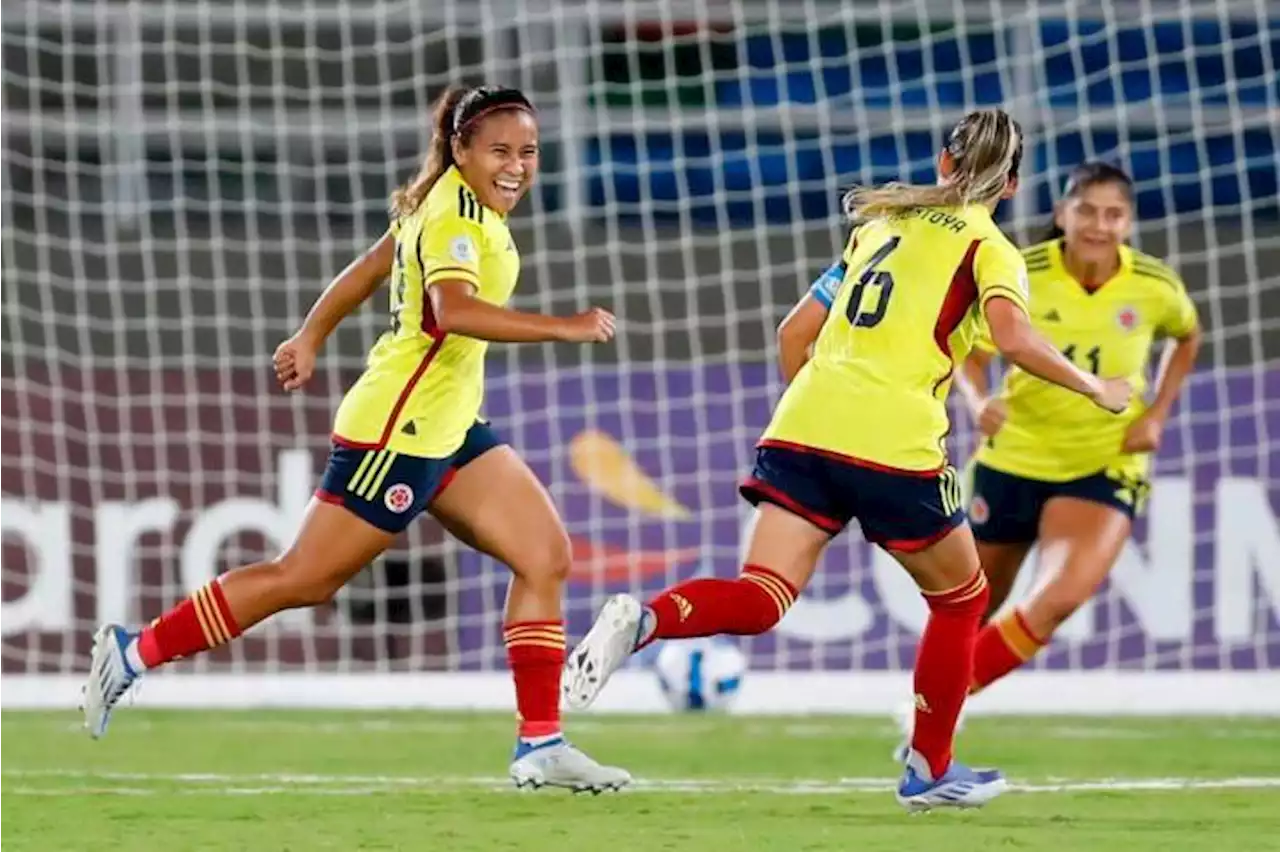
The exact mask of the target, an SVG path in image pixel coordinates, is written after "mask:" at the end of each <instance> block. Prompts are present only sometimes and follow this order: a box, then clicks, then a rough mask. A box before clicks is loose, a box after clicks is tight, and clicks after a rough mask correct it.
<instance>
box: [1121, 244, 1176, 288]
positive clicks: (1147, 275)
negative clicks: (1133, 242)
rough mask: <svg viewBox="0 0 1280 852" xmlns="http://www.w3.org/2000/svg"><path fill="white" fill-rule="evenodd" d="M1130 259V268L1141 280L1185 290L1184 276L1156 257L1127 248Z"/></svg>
mask: <svg viewBox="0 0 1280 852" xmlns="http://www.w3.org/2000/svg"><path fill="white" fill-rule="evenodd" d="M1125 250H1126V251H1128V253H1129V257H1130V266H1131V268H1132V269H1133V275H1134V277H1135V278H1137V279H1139V280H1143V279H1146V280H1151V281H1159V282H1161V283H1163V284H1165V285H1167V286H1169V287H1172V288H1173V289H1174V290H1181V289H1182V288H1183V284H1182V276H1180V275H1178V273H1177V271H1176V270H1175V269H1174V268H1173V267H1172V266H1170V265H1169V264H1167V263H1165V262H1164V261H1163V260H1161V259H1160V258H1158V257H1155V256H1154V255H1150V254H1147V253H1146V252H1142V251H1138V250H1137V249H1133V248H1126V249H1125Z"/></svg>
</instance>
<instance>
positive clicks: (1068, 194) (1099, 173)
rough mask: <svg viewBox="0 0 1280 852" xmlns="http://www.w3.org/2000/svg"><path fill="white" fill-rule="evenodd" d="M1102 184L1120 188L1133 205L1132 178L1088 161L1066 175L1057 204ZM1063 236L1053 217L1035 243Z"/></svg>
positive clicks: (1107, 165) (1055, 218)
mask: <svg viewBox="0 0 1280 852" xmlns="http://www.w3.org/2000/svg"><path fill="white" fill-rule="evenodd" d="M1104 184H1114V185H1115V186H1118V187H1120V191H1121V192H1123V193H1124V195H1125V198H1127V199H1129V203H1130V204H1132V203H1133V178H1131V177H1129V173H1128V172H1126V171H1125V170H1124V169H1122V168H1120V167H1119V166H1113V165H1111V164H1110V163H1104V162H1103V161H1102V160H1089V161H1087V162H1084V163H1081V164H1080V165H1078V166H1076V167H1075V168H1074V169H1072V170H1071V174H1069V175H1067V183H1066V185H1065V186H1063V188H1062V198H1061V199H1059V201H1058V203H1059V204H1061V203H1062V202H1063V201H1066V200H1068V199H1071V198H1075V197H1077V196H1078V195H1080V193H1081V192H1083V191H1085V190H1086V189H1088V188H1089V187H1091V186H1102V185H1104ZM1065 236H1066V233H1065V232H1064V231H1063V230H1062V228H1060V227H1058V222H1057V217H1054V221H1051V222H1050V223H1049V227H1048V228H1047V229H1046V230H1045V232H1044V235H1043V236H1041V237H1040V239H1039V240H1037V242H1042V243H1047V242H1049V241H1050V240H1060V239H1062V238H1063V237H1065Z"/></svg>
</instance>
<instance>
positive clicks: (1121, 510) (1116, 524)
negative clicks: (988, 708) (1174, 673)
mask: <svg viewBox="0 0 1280 852" xmlns="http://www.w3.org/2000/svg"><path fill="white" fill-rule="evenodd" d="M1133 218H1134V217H1133V182H1132V180H1131V179H1130V178H1129V176H1128V175H1127V174H1125V173H1124V172H1123V171H1121V170H1119V169H1117V168H1115V167H1114V166H1109V165H1107V164H1105V163H1097V162H1094V163H1085V164H1083V165H1081V166H1079V167H1078V168H1076V169H1075V171H1073V172H1072V174H1071V176H1070V178H1069V179H1068V181H1067V185H1066V191H1065V193H1064V197H1063V199H1062V201H1061V202H1060V203H1059V204H1058V205H1057V208H1056V210H1055V211H1054V223H1055V226H1054V231H1053V233H1051V235H1050V238H1049V240H1048V241H1047V242H1043V243H1040V244H1039V245H1036V246H1033V247H1031V248H1029V249H1027V250H1026V251H1025V252H1023V257H1024V258H1025V260H1026V263H1027V269H1028V271H1029V272H1030V286H1031V293H1032V299H1033V301H1034V303H1035V311H1034V314H1033V319H1032V324H1033V325H1034V326H1035V328H1036V330H1037V331H1039V332H1040V333H1041V334H1042V335H1044V336H1045V337H1046V338H1048V339H1049V340H1050V341H1051V342H1052V343H1053V344H1054V346H1056V347H1057V348H1058V349H1060V350H1061V351H1062V352H1063V354H1064V355H1066V356H1067V357H1068V358H1070V359H1071V360H1072V361H1074V362H1075V363H1077V364H1079V365H1080V366H1081V367H1084V368H1085V369H1087V370H1088V371H1089V372H1091V373H1094V374H1105V375H1111V376H1127V377H1128V378H1129V381H1130V383H1131V384H1132V385H1133V386H1134V387H1135V388H1136V389H1137V390H1138V391H1139V392H1141V390H1142V388H1143V387H1144V384H1145V381H1144V375H1143V374H1144V371H1145V368H1146V365H1147V363H1148V361H1149V359H1150V355H1151V347H1152V343H1153V340H1154V339H1155V338H1156V337H1157V336H1163V337H1168V338H1171V339H1172V344H1171V345H1170V346H1168V347H1166V349H1165V352H1164V357H1163V358H1162V360H1161V362H1160V366H1159V369H1158V371H1157V378H1156V381H1155V387H1156V392H1155V396H1154V398H1153V399H1152V400H1151V402H1150V403H1149V404H1148V403H1144V402H1142V401H1141V400H1135V401H1134V402H1133V404H1131V405H1130V406H1129V407H1128V408H1127V409H1126V410H1125V411H1124V413H1123V415H1122V416H1120V417H1111V416H1109V415H1106V414H1102V413H1100V412H1098V411H1097V410H1096V409H1095V408H1094V407H1093V406H1090V405H1085V404H1081V401H1080V400H1079V398H1078V397H1076V396H1075V395H1074V394H1070V393H1065V392H1063V391H1062V390H1061V389H1060V388H1057V387H1054V386H1053V385H1051V384H1049V383H1046V382H1044V381H1042V380H1040V379H1038V378H1036V377H1035V376H1032V375H1028V374H1027V373H1026V372H1025V371H1023V370H1021V369H1019V368H1017V367H1014V368H1013V369H1011V370H1010V371H1009V372H1008V373H1007V374H1006V375H1005V377H1004V382H1003V386H1002V388H1001V390H1000V391H999V392H998V393H996V394H995V395H991V396H989V395H988V384H987V367H988V364H989V363H990V361H991V352H992V347H991V345H990V342H989V341H986V340H983V339H981V338H980V339H979V340H978V341H977V346H976V348H975V349H974V351H973V353H972V354H971V355H970V356H969V359H968V360H967V361H966V362H965V366H964V372H963V375H962V377H961V381H960V382H959V387H960V389H961V392H962V393H963V395H964V396H965V398H966V400H967V401H968V402H969V404H970V406H971V408H972V410H973V414H974V418H975V420H976V422H977V423H978V427H979V429H980V430H981V432H982V434H983V435H984V436H985V440H984V441H983V442H982V445H981V447H980V448H979V450H978V452H977V455H976V457H975V459H974V463H973V482H972V491H973V494H972V498H971V503H970V505H969V518H970V520H971V522H972V524H973V534H974V538H976V539H977V542H978V558H979V559H980V560H981V562H982V570H983V572H984V573H985V574H986V576H987V580H988V582H989V583H990V584H991V601H990V603H989V604H988V608H989V613H993V612H995V611H996V610H998V609H999V608H1000V607H1001V605H1002V604H1003V603H1004V602H1005V599H1006V598H1007V597H1008V595H1009V590H1010V588H1011V587H1012V585H1013V581H1014V578H1015V577H1016V576H1017V574H1018V570H1019V569H1020V568H1021V566H1022V562H1023V559H1024V558H1025V557H1026V555H1027V551H1028V550H1029V549H1030V548H1031V545H1032V544H1033V543H1034V542H1036V541H1037V540H1039V542H1040V578H1039V581H1038V583H1037V586H1036V590H1035V591H1034V592H1033V593H1032V594H1031V596H1030V597H1029V598H1027V599H1026V600H1024V601H1021V602H1020V603H1019V604H1018V606H1017V608H1015V609H1013V610H1011V611H1010V612H1009V613H1008V614H1006V615H1003V616H1001V617H999V618H997V619H995V620H994V621H992V622H991V623H990V624H988V625H987V626H986V627H984V628H983V629H982V632H981V633H980V634H978V641H977V648H976V656H975V659H974V673H973V691H977V690H979V689H982V688H984V687H986V686H988V685H990V684H991V683H993V682H994V681H996V680H999V679H1000V678H1002V677H1004V676H1005V675H1006V674H1008V673H1009V672H1011V671H1013V670H1014V669H1016V668H1017V667H1018V666H1020V665H1022V664H1023V663H1024V662H1026V661H1027V660H1029V659H1031V657H1032V656H1034V655H1035V654H1036V652H1038V651H1039V650H1040V649H1041V648H1042V647H1044V645H1045V644H1046V643H1047V642H1048V641H1049V639H1050V637H1051V636H1052V635H1053V633H1054V631H1055V630H1057V629H1058V626H1059V625H1060V624H1062V623H1063V622H1064V621H1066V620H1067V618H1069V617H1070V616H1071V614H1072V613H1073V612H1075V611H1076V610H1077V609H1078V608H1079V607H1080V606H1081V605H1082V604H1084V602H1085V601H1087V600H1088V599H1089V598H1090V597H1091V596H1092V595H1093V593H1094V591H1095V590H1096V589H1097V587H1098V585H1099V584H1100V583H1101V582H1102V581H1103V580H1104V579H1105V578H1106V576H1107V574H1108V573H1110V571H1111V569H1112V567H1113V566H1114V565H1115V562H1116V559H1117V558H1118V557H1119V555H1120V550H1121V548H1123V547H1124V543H1125V540H1126V539H1128V537H1129V533H1130V531H1131V529H1132V525H1133V517H1134V514H1135V513H1136V512H1138V511H1139V510H1140V508H1141V505H1142V503H1143V500H1144V497H1145V495H1146V492H1147V490H1148V484H1147V473H1148V469H1149V466H1150V456H1149V453H1151V452H1152V451H1154V450H1156V449H1157V448H1158V447H1159V446H1160V434H1161V432H1162V431H1163V429H1164V423H1165V420H1166V419H1167V418H1168V416H1169V411H1170V409H1172V407H1173V404H1174V402H1175V401H1176V400H1177V398H1178V394H1179V392H1180V391H1181V390H1182V385H1183V381H1184V380H1185V379H1186V376H1187V374H1188V373H1189V372H1190V371H1191V369H1192V367H1193V366H1194V365H1195V360H1196V353H1197V351H1198V350H1199V348H1200V338H1201V332H1200V325H1199V322H1198V320H1197V318H1196V309H1195V305H1194V304H1193V303H1192V301H1191V300H1190V299H1189V298H1188V297H1187V292H1186V290H1185V289H1184V287H1183V285H1182V281H1181V279H1179V277H1178V275H1177V273H1175V272H1174V271H1173V270H1172V269H1170V268H1169V267H1168V266H1165V265H1164V264H1163V263H1161V262H1160V261H1158V260H1156V259H1155V258H1153V257H1151V256H1149V255H1145V254H1143V253H1141V252H1139V251H1135V250H1134V249H1132V248H1130V247H1129V246H1128V245H1126V241H1127V240H1128V239H1129V235H1130V233H1131V232H1132V230H1133ZM966 380H967V381H966Z"/></svg>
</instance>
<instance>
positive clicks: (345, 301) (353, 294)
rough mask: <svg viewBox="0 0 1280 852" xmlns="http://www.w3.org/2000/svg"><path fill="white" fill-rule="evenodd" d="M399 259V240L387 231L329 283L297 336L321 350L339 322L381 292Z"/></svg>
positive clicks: (312, 307) (303, 322)
mask: <svg viewBox="0 0 1280 852" xmlns="http://www.w3.org/2000/svg"><path fill="white" fill-rule="evenodd" d="M395 256H396V238H395V237H394V236H393V235H392V234H391V232H390V231H387V232H386V233H385V234H383V235H382V236H381V237H380V238H379V239H378V241H377V242H376V243H374V244H373V245H372V246H370V247H369V248H368V250H366V251H365V252H364V254H362V255H360V256H359V257H357V258H356V259H355V260H353V261H351V263H349V264H347V268H346V269H344V270H342V271H341V272H339V273H338V277H337V278H334V279H333V280H332V281H330V282H329V286H328V287H325V288H324V292H323V293H321V294H320V298H319V299H316V303H315V304H314V305H312V306H311V310H310V311H309V312H308V313H307V317H306V319H304V320H303V321H302V327H301V328H300V329H298V334H297V335H295V336H297V337H305V338H306V339H307V340H309V341H310V342H311V343H312V345H313V346H315V348H317V349H319V348H320V346H321V345H322V344H323V343H324V342H325V340H327V339H328V337H329V335H330V334H331V333H332V332H333V330H334V329H335V328H337V327H338V323H340V322H342V320H344V319H345V318H346V317H347V315H348V314H350V313H351V312H352V311H354V310H355V309H356V308H358V307H360V305H362V304H363V303H364V301H365V300H366V299H368V298H369V297H370V296H372V295H373V294H374V293H375V292H377V290H378V288H379V287H380V286H381V285H382V280H383V279H384V278H386V277H387V276H388V275H390V274H391V264H392V263H393V262H394V261H395Z"/></svg>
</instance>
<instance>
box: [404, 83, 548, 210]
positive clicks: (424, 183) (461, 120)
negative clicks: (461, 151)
mask: <svg viewBox="0 0 1280 852" xmlns="http://www.w3.org/2000/svg"><path fill="white" fill-rule="evenodd" d="M512 109H514V110H520V111H522V112H527V113H529V114H530V115H533V114H534V110H533V104H531V103H529V99H528V98H526V97H525V96H524V93H522V92H521V91H519V90H518V89H508V88H504V87H502V86H481V87H479V88H476V89H470V88H465V87H461V86H450V87H449V88H448V89H445V91H444V93H443V94H442V95H440V97H439V98H437V99H436V102H435V106H434V107H432V110H431V145H430V147H428V148H427V154H426V156H425V157H423V159H422V166H421V167H420V168H419V169H418V173H417V174H416V175H415V176H414V177H413V179H412V180H410V181H409V182H408V183H406V184H404V185H403V186H401V187H400V188H398V189H397V190H396V191H395V192H393V193H391V203H390V208H391V215H392V216H408V215H409V214H410V213H412V212H413V211H415V210H417V209H418V207H419V205H421V204H422V202H423V199H425V198H426V197H427V193H429V192H431V187H433V186H435V185H436V181H438V180H440V176H441V175H443V174H444V173H445V172H447V171H448V170H449V167H450V166H452V165H453V164H454V162H453V140H454V139H455V138H457V139H458V141H459V142H461V143H462V147H464V148H465V147H466V146H467V145H470V144H471V137H472V135H473V134H474V133H475V131H476V128H478V127H479V126H480V119H482V118H484V117H485V116H487V115H491V114H493V113H495V112H499V111H501V110H512Z"/></svg>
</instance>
